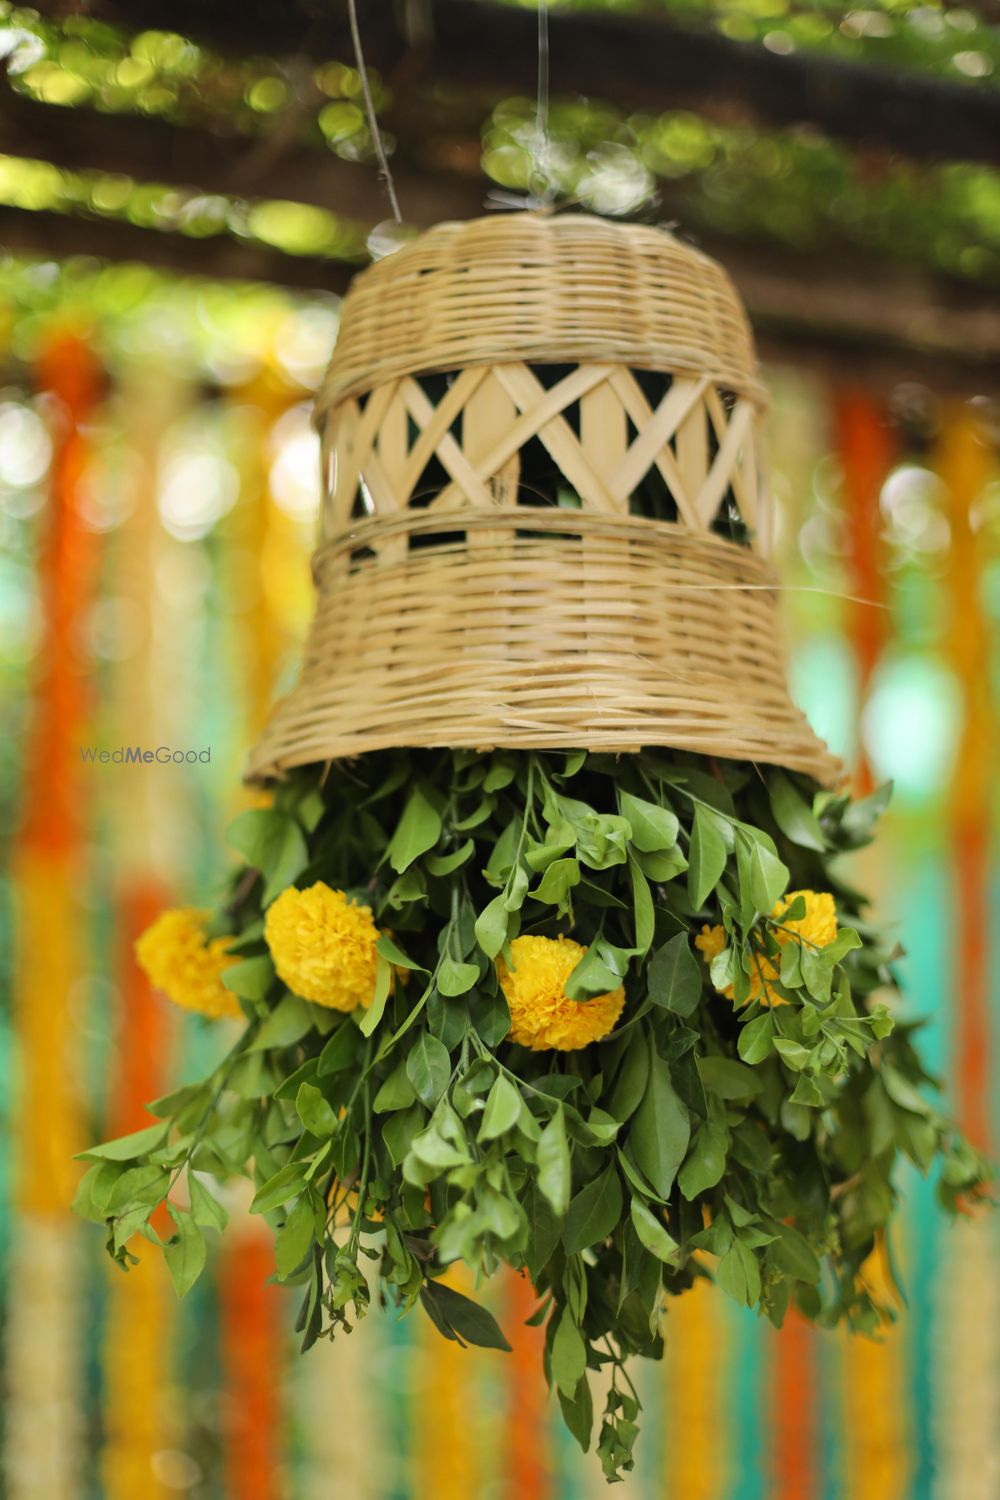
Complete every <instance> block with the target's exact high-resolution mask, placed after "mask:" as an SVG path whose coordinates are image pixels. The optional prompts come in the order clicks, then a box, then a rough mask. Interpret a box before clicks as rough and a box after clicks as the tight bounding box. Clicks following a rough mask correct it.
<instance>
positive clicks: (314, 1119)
mask: <svg viewBox="0 0 1000 1500" xmlns="http://www.w3.org/2000/svg"><path fill="white" fill-rule="evenodd" d="M295 1113H296V1114H297V1115H298V1117H299V1119H300V1120H301V1121H302V1123H303V1125H304V1126H305V1128H306V1129H307V1130H308V1131H309V1134H310V1135H315V1136H318V1137H319V1139H320V1140H327V1139H328V1138H329V1137H330V1136H331V1135H332V1134H333V1132H334V1131H335V1130H336V1128H337V1116H336V1115H335V1114H334V1112H333V1109H332V1108H331V1106H330V1104H329V1103H328V1101H327V1100H326V1099H325V1098H324V1097H323V1095H322V1094H321V1093H320V1091H319V1089H318V1088H316V1086H315V1084H312V1083H303V1084H300V1085H299V1091H298V1093H297V1094H296V1096H295Z"/></svg>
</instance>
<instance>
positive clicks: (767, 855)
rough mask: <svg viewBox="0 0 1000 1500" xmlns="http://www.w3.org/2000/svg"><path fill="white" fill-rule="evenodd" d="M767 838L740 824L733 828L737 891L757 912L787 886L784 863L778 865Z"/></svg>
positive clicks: (771, 904) (766, 908)
mask: <svg viewBox="0 0 1000 1500" xmlns="http://www.w3.org/2000/svg"><path fill="white" fill-rule="evenodd" d="M769 843H770V840H767V841H765V835H763V834H761V833H760V832H759V831H758V830H757V829H755V828H748V827H747V826H746V825H745V824H742V825H741V826H740V827H739V828H738V829H737V830H736V851H737V858H738V864H739V870H740V894H741V896H742V898H743V900H744V901H745V900H746V897H747V896H748V895H749V897H750V901H751V902H752V903H753V906H754V907H755V908H756V910H757V911H759V912H769V911H771V909H772V908H773V907H774V906H775V904H776V903H777V901H778V900H779V898H780V897H781V896H782V895H784V893H785V890H786V889H787V887H788V878H789V876H788V866H787V865H784V864H782V862H781V860H780V859H779V858H778V856H777V854H775V852H774V850H773V848H770V847H768V846H769Z"/></svg>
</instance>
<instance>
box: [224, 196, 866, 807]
mask: <svg viewBox="0 0 1000 1500" xmlns="http://www.w3.org/2000/svg"><path fill="white" fill-rule="evenodd" d="M764 407H765V393H764V390H763V387H762V386H761V383H760V379H759V375H758V371H757V365H756V358H755V353H754V346H753V339H752V335H751V332H750V328H749V325H748V323H747V319H746V315H745V313H744V311H743V308H742V305H741V304H740V301H739V299H738V297H737V296H736V293H735V291H734V289H733V287H732V285H731V283H730V281H729V279H728V277H727V276H726V274H725V272H724V271H723V270H722V268H721V267H720V266H718V265H717V264H716V263H715V262H714V261H712V260H710V259H709V258H708V257H706V256H705V255H702V254H700V253H699V252H698V251H696V250H694V249H692V248H691V247H690V246H687V245H684V244H682V243H680V242H679V241H678V240H676V239H675V238H674V237H673V236H672V235H670V234H668V233H666V232H664V231H661V230H657V229H651V228H646V227H641V226H637V225H623V224H614V223H608V222H605V221H603V220H599V219H594V218H590V217H587V216H583V215H572V216H565V217H558V216H548V215H533V214H515V215H511V216H496V217H492V218H485V219H479V220H473V221H471V222H468V223H456V224H443V225H439V226H438V227H437V228H435V229H432V230H430V231H428V232H427V233H426V234H423V235H421V236H420V237H419V238H418V239H416V240H414V241H412V242H411V243H410V244H409V245H407V246H406V247H405V248H404V249H402V250H400V251H398V252H397V253H396V254H395V255H392V256H391V257H389V258H388V259H386V260H384V261H381V262H379V263H378V264H376V265H373V266H372V267H370V268H369V269H368V270H366V271H364V272H363V273H362V274H361V275H359V276H358V277H357V279H356V281H355V283H354V286H353V287H352V289H351V291H350V293H349V294H348V296H347V298H346V300H345V302H344V308H343V318H342V323H341V330H340V337H339V339H338V342H337V346H336V349H335V351H334V355H333V359H332V361H331V364H330V368H329V371H328V373H327V376H326V380H325V382H324V384H323V387H322V389H321V391H320V394H319V397H318V400H317V406H316V421H317V424H318V427H319V431H320V434H321V439H322V451H323V463H324V475H325V481H326V496H325V500H324V507H323V517H322V536H321V542H320V546H319V549H318V551H317V553H316V557H315V562H314V571H315V579H316V584H317V588H318V594H319V597H318V602H317V609H316V617H315V620H314V623H313V627H312V631H311V634H310V637H309V641H308V644H307V647H306V653H305V661H304V664H303V667H302V672H301V676H300V678H299V681H298V684H297V686H296V687H295V688H294V689H293V690H292V692H291V693H290V694H289V695H288V696H287V697H286V698H285V699H284V700H283V701H282V702H280V703H279V704H278V706H277V708H276V709H275V712H274V714H273V716H272V718H271V721H270V723H269V724H268V726H267V728H266V730H265V732H264V734H263V737H262V738H261V740H260V742H259V743H258V744H257V746H256V747H255V749H254V751H253V754H252V756H251V761H250V767H249V775H250V777H251V778H255V779H259V778H265V777H271V776H280V775H281V774H282V773H283V772H284V771H285V770H287V769H288V768H290V767H292V766H299V765H304V764H307V763H311V762H320V761H325V760H328V759H336V758H340V757H345V756H355V755H358V754H362V753H364V752H367V751H372V750H379V749H386V748H389V747H391V746H451V747H453V748H462V747H469V748H477V749H485V748H489V747H494V746H513V747H521V748H548V749H556V748H561V747H567V748H569V747H587V748H593V749H602V750H612V751H634V750H637V749H639V748H640V747H643V746H656V745H660V746H672V747H674V748H677V749H686V750H694V751H699V752H702V753H704V754H708V755H719V756H727V757H735V758H739V759H746V760H759V761H765V762H770V763H772V764H777V765H782V766H785V767H788V768H789V769H792V770H796V771H803V772H806V773H808V774H810V775H811V776H813V777H815V778H816V780H818V781H820V782H822V783H825V784H831V783H833V782H834V781H836V780H837V779H838V778H839V775H840V770H841V768H840V764H839V762H838V761H837V760H836V758H835V757H834V756H833V755H831V753H830V752H829V751H828V750H827V748H826V746H825V745H824V744H823V743H822V742H821V741H820V740H818V739H817V738H816V736H815V735H814V734H813V733H812V731H811V730H810V728H809V726H808V724H807V723H806V721H805V719H804V717H803V715H802V714H801V713H800V712H799V710H798V709H797V708H796V707H795V706H794V704H793V703H792V701H791V699H790V697H789V694H788V688H787V684H786V680H785V667H784V656H783V652H782V649H781V646H780V641H779V630H778V611H777V601H776V593H775V578H774V575H773V573H772V571H771V568H770V566H769V564H768V562H767V560H766V558H767V547H768V522H769V504H768V497H767V492H766V488H765V486H764V482H763V476H762V471H761V460H760V436H759V427H760V421H761V417H762V414H763V411H764ZM539 476H541V478H539ZM643 497H644V498H643ZM650 497H651V498H650Z"/></svg>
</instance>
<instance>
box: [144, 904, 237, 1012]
mask: <svg viewBox="0 0 1000 1500" xmlns="http://www.w3.org/2000/svg"><path fill="white" fill-rule="evenodd" d="M209 915H210V913H209V912H207V911H196V910H195V909H194V908H193V907H190V906H182V907H179V908H177V909H175V910H173V911H165V912H161V913H160V915H159V916H158V917H157V919H156V921H155V922H154V923H153V924H152V926H151V927H147V928H146V931H145V932H144V933H143V934H142V936H141V937H140V938H138V939H137V941H136V944H135V956H136V958H137V959H138V961H139V966H140V968H141V969H142V970H143V972H144V973H145V974H146V975H147V977H148V978H149V981H150V983H151V984H152V985H153V986H154V987H155V988H156V989H158V990H162V991H163V993H164V994H165V995H166V996H167V999H168V1000H172V1001H173V1002H174V1004H175V1005H182V1006H183V1007H184V1009H185V1010H196V1011H199V1012H200V1013H201V1014H202V1015H203V1016H213V1017H216V1018H217V1017H220V1016H231V1017H232V1018H233V1019H235V1020H242V1019H243V1012H242V1011H241V1010H240V1006H239V1001H238V1000H237V999H236V996H235V995H233V994H231V993H230V991H229V990H227V989H226V987H225V985H224V984H223V983H222V972H223V970H224V969H228V967H229V965H230V964H233V963H235V962H236V958H235V957H233V956H230V954H229V939H228V938H224V937H217V938H208V939H206V937H205V923H206V921H207V920H208V917H209Z"/></svg>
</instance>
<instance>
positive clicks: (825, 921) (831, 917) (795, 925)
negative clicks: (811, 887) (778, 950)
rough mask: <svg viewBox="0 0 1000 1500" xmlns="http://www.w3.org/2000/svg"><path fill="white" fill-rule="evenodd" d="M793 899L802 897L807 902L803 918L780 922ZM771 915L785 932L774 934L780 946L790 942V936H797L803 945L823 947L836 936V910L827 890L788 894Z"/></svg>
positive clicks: (790, 892)
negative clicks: (796, 934)
mask: <svg viewBox="0 0 1000 1500" xmlns="http://www.w3.org/2000/svg"><path fill="white" fill-rule="evenodd" d="M796 896H801V897H802V899H803V901H804V902H805V903H806V912H805V916H804V917H798V918H796V919H795V920H794V921H791V922H783V921H782V919H783V917H784V913H785V912H786V911H787V910H788V908H789V907H790V906H791V904H792V902H793V901H794V900H795V898H796ZM771 916H772V917H773V918H774V919H775V921H776V922H782V925H783V927H784V928H786V929H787V931H778V932H776V933H775V937H776V938H777V939H778V942H779V943H787V942H789V941H790V939H791V935H792V933H798V935H799V937H800V938H801V939H802V940H803V942H804V943H806V944H809V943H812V944H814V945H815V946H816V947H817V948H825V947H827V945H828V944H829V943H832V942H833V940H834V938H835V937H836V936H837V908H836V906H835V905H834V900H833V897H832V896H831V895H830V892H829V891H789V893H788V895H787V896H786V897H785V898H784V900H782V901H779V902H778V904H777V906H776V907H775V908H774V910H773V911H772V913H771Z"/></svg>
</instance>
